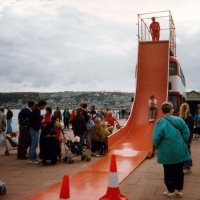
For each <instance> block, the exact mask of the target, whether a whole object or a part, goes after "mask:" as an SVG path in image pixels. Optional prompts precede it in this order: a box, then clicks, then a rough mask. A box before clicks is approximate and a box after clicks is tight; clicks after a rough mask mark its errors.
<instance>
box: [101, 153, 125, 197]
mask: <svg viewBox="0 0 200 200" xmlns="http://www.w3.org/2000/svg"><path fill="white" fill-rule="evenodd" d="M99 200H128V198H127V197H125V196H124V195H122V194H121V193H120V190H119V184H118V175H117V165H116V158H115V155H112V157H111V163H110V173H109V181H108V189H107V192H106V194H105V195H104V196H103V197H101V198H100V199H99Z"/></svg>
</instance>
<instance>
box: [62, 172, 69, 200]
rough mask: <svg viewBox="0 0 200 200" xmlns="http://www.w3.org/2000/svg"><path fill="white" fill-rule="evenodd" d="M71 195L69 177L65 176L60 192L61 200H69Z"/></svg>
mask: <svg viewBox="0 0 200 200" xmlns="http://www.w3.org/2000/svg"><path fill="white" fill-rule="evenodd" d="M69 197H70V193H69V176H68V175H64V177H63V181H62V186H61V190H60V198H59V200H62V199H69Z"/></svg>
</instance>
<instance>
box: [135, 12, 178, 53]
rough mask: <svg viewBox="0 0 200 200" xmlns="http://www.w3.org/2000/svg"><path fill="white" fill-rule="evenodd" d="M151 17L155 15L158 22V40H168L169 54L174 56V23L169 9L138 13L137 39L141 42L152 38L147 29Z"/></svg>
mask: <svg viewBox="0 0 200 200" xmlns="http://www.w3.org/2000/svg"><path fill="white" fill-rule="evenodd" d="M152 17H155V18H156V21H158V22H159V24H160V40H169V50H170V55H171V56H176V33H175V25H174V21H173V18H172V15H171V12H170V11H169V10H168V11H160V12H151V13H144V14H138V23H137V25H138V35H137V36H138V40H139V41H143V42H145V41H151V40H152V39H151V33H150V29H149V26H150V24H151V18H152Z"/></svg>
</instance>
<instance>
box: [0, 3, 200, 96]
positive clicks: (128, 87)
mask: <svg viewBox="0 0 200 200" xmlns="http://www.w3.org/2000/svg"><path fill="white" fill-rule="evenodd" d="M191 2H193V4H192V3H191ZM194 2H196V1H188V0H185V3H184V4H183V3H181V2H180V1H177V0H176V1H175V2H174V0H173V1H172V0H169V1H168V2H162V4H161V3H160V1H158V0H151V1H148V2H146V1H145V0H141V1H139V2H135V1H130V0H124V1H123V2H122V1H120V0H115V1H114V0H109V1H106V0H101V1H100V0H93V1H92V0H84V1H83V0H77V1H70V0H65V1H63V0H57V1H54V0H52V1H50V0H49V1H48V0H34V1H33V0H26V1H25V0H21V1H19V0H15V1H14V0H13V1H3V3H2V4H1V5H0V29H1V31H0V62H1V65H0V70H1V73H0V78H1V80H2V82H3V83H2V87H1V90H2V91H5V92H11V91H65V90H74V91H77V90H78V91H80V90H87V91H88V90H90V91H91V90H97V91H99V90H109V91H114V90H119V91H128V92H133V91H134V88H135V78H134V74H135V65H136V62H137V25H136V23H137V14H139V13H145V12H146V11H147V10H148V11H149V10H150V11H151V10H153V11H155V10H166V8H169V9H171V10H172V15H174V20H175V24H177V25H176V31H177V55H178V56H179V58H180V61H181V65H182V67H183V69H184V72H185V74H186V80H187V75H188V74H189V75H191V76H194V80H195V82H194V81H192V80H190V79H188V81H187V83H188V85H189V88H195V89H197V90H200V89H199V86H198V82H197V81H196V76H197V75H196V74H197V73H195V72H194V71H196V70H197V68H198V63H199V58H198V53H197V52H198V50H199V47H198V46H197V45H196V41H197V40H198V39H199V28H198V26H197V25H198V24H199V23H200V22H199V19H200V16H199V11H198V9H197V7H198V6H194V5H195V3H194ZM196 4H197V3H196ZM144 5H145V6H144ZM172 5H173V6H172ZM192 5H193V6H192ZM147 7H148V9H147ZM187 7H188V8H189V9H187V11H185V9H186V8H187ZM192 9H194V10H193V14H192V16H191V14H190V15H189V13H191V12H190V11H191V10H192ZM183 11H184V15H183ZM193 22H194V23H193ZM186 30H187V31H186ZM192 45H193V46H192ZM194 46H195V50H194ZM188 66H189V67H188Z"/></svg>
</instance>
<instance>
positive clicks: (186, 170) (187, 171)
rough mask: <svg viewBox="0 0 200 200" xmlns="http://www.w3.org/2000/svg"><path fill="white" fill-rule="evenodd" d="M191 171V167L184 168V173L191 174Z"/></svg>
mask: <svg viewBox="0 0 200 200" xmlns="http://www.w3.org/2000/svg"><path fill="white" fill-rule="evenodd" d="M191 172H192V171H191V170H190V169H184V170H183V173H184V174H190V173H191Z"/></svg>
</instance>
